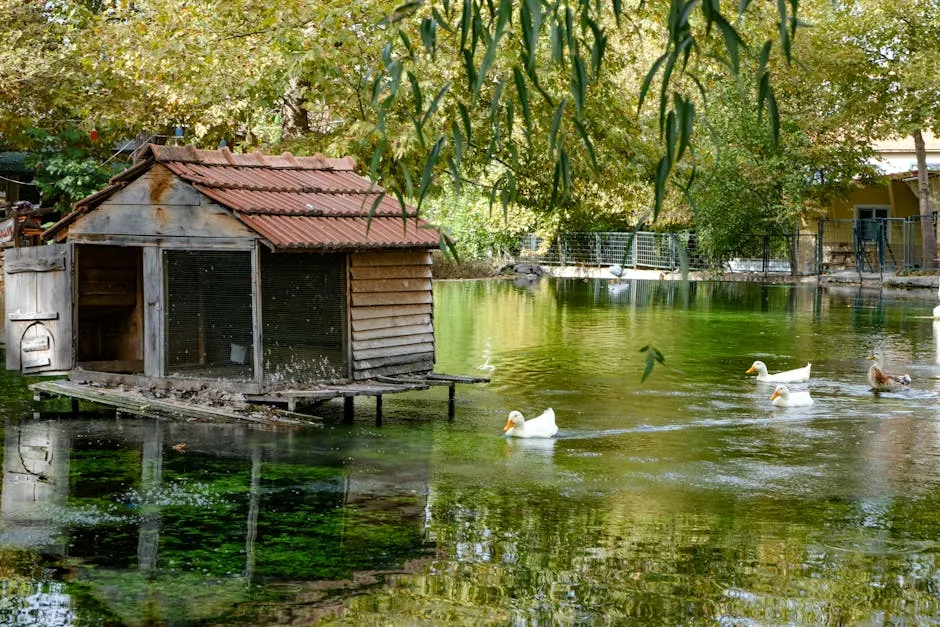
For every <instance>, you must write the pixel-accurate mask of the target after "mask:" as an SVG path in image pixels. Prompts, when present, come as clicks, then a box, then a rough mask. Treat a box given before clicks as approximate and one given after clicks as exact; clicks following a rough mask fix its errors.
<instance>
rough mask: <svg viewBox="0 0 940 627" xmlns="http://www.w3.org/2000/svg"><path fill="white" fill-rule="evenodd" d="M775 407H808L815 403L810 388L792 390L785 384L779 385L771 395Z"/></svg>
mask: <svg viewBox="0 0 940 627" xmlns="http://www.w3.org/2000/svg"><path fill="white" fill-rule="evenodd" d="M770 400H771V401H773V403H772V404H773V406H774V407H806V406H807V405H812V404H813V402H814V401H813V398H812V397H811V396H810V395H809V390H797V391H795V392H791V391H790V388H788V387H787V386H785V385H778V386H777V389H776V390H774V393H773V394H772V395H771V396H770Z"/></svg>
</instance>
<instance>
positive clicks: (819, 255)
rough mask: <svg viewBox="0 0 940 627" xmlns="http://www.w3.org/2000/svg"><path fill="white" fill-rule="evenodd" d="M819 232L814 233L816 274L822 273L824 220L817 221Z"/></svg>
mask: <svg viewBox="0 0 940 627" xmlns="http://www.w3.org/2000/svg"><path fill="white" fill-rule="evenodd" d="M818 230H819V233H817V235H816V274H822V269H823V236H824V234H825V232H826V221H825V220H820V221H819V229H818Z"/></svg>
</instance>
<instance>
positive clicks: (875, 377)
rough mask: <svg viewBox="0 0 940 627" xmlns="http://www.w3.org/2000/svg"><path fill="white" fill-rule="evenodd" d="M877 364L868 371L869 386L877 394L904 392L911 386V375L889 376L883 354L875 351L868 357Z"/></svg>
mask: <svg viewBox="0 0 940 627" xmlns="http://www.w3.org/2000/svg"><path fill="white" fill-rule="evenodd" d="M868 358H869V359H871V360H873V361H874V362H875V363H873V364H872V365H871V368H869V369H868V385H870V386H871V389H872V390H874V391H876V392H893V391H895V390H903V389H905V388H906V387H907V386H909V385H910V384H911V375H909V374H888V373H887V372H885V371H884V366H883V365H882V361H883V359H882V357H881V353H880V352H878V351H874V352H873V353H872V354H871V355H869V356H868Z"/></svg>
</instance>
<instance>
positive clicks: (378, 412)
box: [375, 394, 382, 427]
mask: <svg viewBox="0 0 940 627" xmlns="http://www.w3.org/2000/svg"><path fill="white" fill-rule="evenodd" d="M375 426H376V427H381V426H382V395H381V394H376V396H375Z"/></svg>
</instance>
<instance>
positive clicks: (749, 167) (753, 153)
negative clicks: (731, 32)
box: [691, 56, 870, 259]
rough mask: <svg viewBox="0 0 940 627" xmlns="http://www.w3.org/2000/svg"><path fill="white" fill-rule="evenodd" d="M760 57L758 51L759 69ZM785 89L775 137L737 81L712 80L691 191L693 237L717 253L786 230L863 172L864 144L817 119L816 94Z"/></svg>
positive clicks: (816, 211)
mask: <svg viewBox="0 0 940 627" xmlns="http://www.w3.org/2000/svg"><path fill="white" fill-rule="evenodd" d="M766 63H767V61H766V59H765V58H764V57H763V56H761V58H760V60H759V61H758V65H759V67H763V66H764V65H766ZM785 93H788V92H785ZM789 93H792V100H789V99H788V101H787V102H786V104H787V106H788V115H787V116H786V118H785V121H784V123H783V124H782V125H781V127H780V131H779V132H780V136H779V138H777V139H775V138H774V137H773V136H772V133H771V132H770V131H769V130H768V129H767V128H766V125H764V124H763V123H762V122H761V120H760V113H759V112H758V111H755V109H754V108H753V107H752V106H751V99H750V97H749V96H748V95H747V93H746V92H744V91H743V90H742V89H741V86H740V85H739V84H736V83H731V82H721V81H716V82H715V83H714V86H713V88H712V95H713V98H712V99H711V101H710V106H709V108H708V110H707V116H706V125H707V128H708V131H709V137H708V140H707V141H702V142H700V144H701V149H700V154H701V155H702V156H703V165H702V166H701V169H702V170H704V171H705V172H706V173H707V174H705V175H704V176H700V177H699V178H698V180H697V181H696V183H695V184H694V185H693V187H692V189H691V197H692V200H693V210H694V214H695V225H696V232H697V234H698V235H699V243H700V245H701V246H702V248H703V249H704V250H705V251H706V252H707V253H709V255H710V256H712V257H714V258H716V259H725V258H728V257H729V256H731V255H733V254H740V252H741V249H742V246H745V245H746V243H747V242H748V241H749V240H750V241H757V240H756V239H755V236H763V235H769V234H788V233H792V232H793V230H794V228H795V227H796V226H798V225H799V224H801V221H803V220H805V219H807V218H812V217H818V216H819V215H821V214H822V213H823V212H824V210H825V208H826V206H827V203H828V201H829V200H830V199H831V198H832V197H833V196H836V195H839V194H844V193H846V192H847V191H848V189H849V187H850V186H851V185H852V184H853V180H854V179H855V178H856V177H857V175H858V173H860V172H866V171H868V170H870V167H869V166H867V165H866V163H865V160H866V158H867V157H868V156H869V154H870V153H869V150H868V148H867V146H866V145H865V144H860V143H859V142H857V141H855V137H854V136H853V134H852V133H848V132H843V131H844V130H845V127H844V126H841V127H839V126H837V127H836V130H833V129H832V128H831V127H829V126H828V125H829V124H831V120H820V118H819V116H818V114H817V107H818V105H819V104H820V103H819V100H818V99H813V98H812V97H810V96H808V95H807V94H805V93H803V92H801V91H795V92H789ZM789 93H788V95H789Z"/></svg>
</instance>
